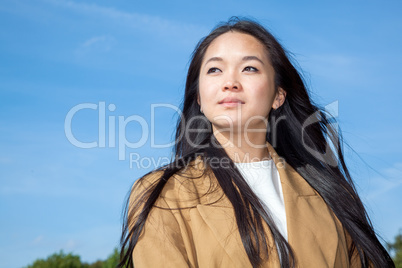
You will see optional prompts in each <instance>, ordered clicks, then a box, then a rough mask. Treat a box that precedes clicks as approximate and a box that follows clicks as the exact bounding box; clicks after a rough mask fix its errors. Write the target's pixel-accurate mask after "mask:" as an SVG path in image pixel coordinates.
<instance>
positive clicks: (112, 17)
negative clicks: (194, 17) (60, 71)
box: [44, 0, 207, 42]
mask: <svg viewBox="0 0 402 268" xmlns="http://www.w3.org/2000/svg"><path fill="white" fill-rule="evenodd" d="M44 1H45V2H47V3H51V4H53V5H55V6H59V7H62V8H66V9H69V10H71V11H74V12H77V13H82V14H85V15H86V16H94V17H96V18H97V19H98V20H99V19H104V20H107V23H109V24H110V23H119V24H122V25H124V26H125V27H129V28H135V29H137V30H141V31H144V32H150V33H152V34H157V35H159V36H170V37H172V36H174V37H179V36H180V37H181V38H180V39H174V38H172V39H173V40H175V41H176V42H177V41H179V42H183V41H186V40H189V39H190V40H191V39H193V38H196V40H198V39H199V37H200V36H202V35H204V34H206V33H207V29H205V28H204V27H201V26H197V25H192V24H188V23H182V22H179V21H177V22H176V21H172V20H168V19H164V18H161V17H158V16H152V15H148V14H140V13H134V12H125V11H121V10H118V9H115V8H111V7H104V6H100V5H97V4H87V3H79V2H74V1H69V0H44Z"/></svg>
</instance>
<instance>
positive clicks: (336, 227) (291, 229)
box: [197, 143, 347, 267]
mask: <svg viewBox="0 0 402 268" xmlns="http://www.w3.org/2000/svg"><path fill="white" fill-rule="evenodd" d="M267 148H268V151H269V153H270V155H271V157H272V159H273V161H274V162H275V165H276V167H277V169H278V172H279V175H280V180H281V185H282V191H283V196H284V201H285V209H286V221H287V230H288V242H289V244H290V245H291V247H292V249H293V251H294V252H295V255H296V259H297V261H298V263H299V266H300V267H335V266H336V265H335V264H336V261H335V257H336V256H337V254H339V248H338V247H339V245H338V242H339V240H342V241H343V242H344V239H343V238H344V234H343V229H342V228H341V226H340V224H339V222H338V220H337V219H336V217H335V216H334V215H333V213H332V211H330V209H329V208H328V207H327V205H326V204H325V202H324V201H323V200H322V198H321V197H320V196H319V195H318V194H317V193H316V192H315V191H314V189H313V188H312V187H311V186H310V185H309V184H308V183H307V182H306V180H305V179H304V178H303V177H302V176H301V175H300V174H299V173H297V172H296V171H295V170H294V169H293V168H292V167H291V166H290V165H289V164H287V163H286V161H285V159H284V158H282V157H280V156H279V155H278V154H277V153H276V151H275V150H274V148H273V147H272V146H271V145H270V144H269V143H267ZM197 209H198V211H199V213H200V215H201V217H202V218H203V220H204V221H205V223H206V224H207V225H208V227H209V228H210V229H211V230H212V232H213V233H214V234H215V236H216V237H217V239H218V240H219V242H220V243H221V245H222V247H223V248H224V249H225V251H226V253H227V254H228V255H229V256H230V257H231V258H232V259H233V263H234V266H233V267H249V266H250V263H249V261H248V258H247V255H246V253H245V251H244V248H243V244H242V242H241V238H240V235H239V233H238V230H237V225H236V220H235V218H234V213H233V208H232V206H231V204H230V202H229V200H228V199H227V198H223V200H222V202H220V203H219V206H210V205H198V206H197ZM267 231H268V232H269V230H267ZM269 239H270V240H269V241H268V242H269V244H270V246H274V242H273V241H272V238H271V237H270V236H269ZM346 254H347V253H346ZM341 255H342V256H343V257H342V259H345V256H344V255H345V252H341ZM346 256H347V255H346ZM271 257H273V258H271V259H270V262H269V267H279V266H280V265H279V261H278V258H277V256H271ZM343 264H344V263H343ZM343 264H342V265H343ZM342 265H341V267H342ZM343 267H344V266H343Z"/></svg>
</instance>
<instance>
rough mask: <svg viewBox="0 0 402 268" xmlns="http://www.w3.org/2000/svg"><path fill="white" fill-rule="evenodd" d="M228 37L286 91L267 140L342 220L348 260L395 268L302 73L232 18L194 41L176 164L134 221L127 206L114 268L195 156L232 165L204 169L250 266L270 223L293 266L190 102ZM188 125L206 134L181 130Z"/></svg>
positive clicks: (254, 29) (247, 24)
mask: <svg viewBox="0 0 402 268" xmlns="http://www.w3.org/2000/svg"><path fill="white" fill-rule="evenodd" d="M227 32H239V33H245V34H248V35H251V36H253V37H255V38H256V39H257V40H259V41H260V42H261V43H262V44H263V45H264V46H265V48H266V52H267V54H268V56H269V59H270V61H271V64H272V66H273V69H274V71H275V87H276V90H278V89H279V88H282V89H283V90H284V91H286V99H285V102H284V103H283V105H281V106H280V107H279V108H277V109H272V110H271V112H270V114H269V115H268V122H269V124H268V128H267V136H266V140H267V142H269V143H270V144H271V145H272V146H273V147H274V148H275V150H276V151H277V153H278V154H279V155H280V156H281V157H283V158H284V159H285V160H286V162H287V163H288V164H289V165H291V166H292V167H293V168H294V169H296V171H297V172H298V173H299V174H300V175H301V176H302V177H303V178H304V179H305V180H306V181H307V182H308V183H309V184H310V186H311V187H312V188H314V189H315V191H317V193H318V194H319V195H320V196H321V197H322V198H323V200H324V201H325V202H326V204H327V205H328V206H329V207H330V208H331V210H332V211H333V212H334V214H335V215H336V217H337V218H338V219H339V221H340V222H341V223H342V225H343V227H344V228H345V230H346V231H347V233H348V234H349V235H350V238H351V240H352V243H351V246H350V248H349V249H348V250H349V258H351V257H352V255H353V254H354V253H355V252H357V253H358V256H359V257H360V261H361V263H362V267H369V265H370V263H372V264H373V265H374V267H394V264H393V262H392V260H391V258H390V256H389V255H388V253H387V251H386V250H385V248H384V247H383V246H382V245H381V243H380V242H379V240H378V239H377V236H376V234H375V232H374V229H373V227H372V225H371V222H370V220H369V218H368V215H367V213H366V210H365V208H364V206H363V204H362V202H361V200H360V198H359V196H358V194H357V192H356V189H355V187H354V184H353V181H352V178H351V176H350V173H349V171H348V169H347V167H346V164H345V161H344V156H343V149H342V137H341V135H340V133H339V131H337V129H335V128H334V127H333V126H332V125H331V122H332V121H331V118H330V116H329V115H328V114H327V113H325V112H324V110H323V109H320V108H319V107H318V106H317V105H315V104H314V103H313V102H312V100H311V99H310V97H309V94H308V92H307V89H306V87H305V83H304V82H303V79H302V77H301V75H300V74H299V72H298V71H297V70H296V68H295V67H294V66H293V64H292V63H291V61H290V60H289V57H288V55H287V53H286V51H285V50H284V48H283V47H282V46H281V45H280V44H279V42H278V41H277V40H276V39H275V38H274V36H273V35H272V34H270V33H269V32H268V31H267V30H266V29H265V28H264V27H263V26H261V25H260V24H258V23H257V22H254V21H252V20H248V19H238V18H232V19H230V20H229V21H228V22H226V23H223V24H220V25H218V26H217V27H216V28H215V29H214V30H213V31H212V32H211V33H210V34H209V35H208V36H206V37H205V38H203V39H202V40H201V41H200V42H199V43H198V44H197V46H196V48H195V50H194V52H193V54H192V57H191V62H190V66H189V68H188V73H187V80H186V86H185V95H184V100H183V106H182V115H181V117H180V118H179V120H178V124H177V129H176V145H175V148H174V150H175V159H174V161H173V162H172V163H171V164H170V165H168V166H165V167H163V168H161V170H162V171H163V172H162V173H161V174H162V176H161V178H160V180H159V181H158V182H157V183H156V184H155V185H154V186H153V187H151V188H149V190H148V191H147V192H146V193H144V195H143V196H144V197H146V200H145V202H144V203H143V205H142V206H138V204H137V206H135V205H134V206H133V207H134V208H137V209H140V211H139V212H138V211H137V212H136V213H137V215H139V216H138V217H136V218H135V219H134V218H133V211H132V210H133V209H132V208H133V207H132V208H131V209H130V208H128V209H127V208H126V213H125V222H124V225H123V233H122V237H121V262H120V265H119V266H120V267H122V266H124V265H129V266H130V267H133V266H132V265H133V264H132V253H133V250H134V247H135V245H136V243H137V241H138V238H139V236H140V234H141V231H142V229H143V227H144V224H145V222H146V220H147V217H148V214H149V212H150V211H151V209H152V208H153V206H154V203H155V201H156V200H157V198H158V196H159V194H160V193H161V191H162V189H163V187H164V185H165V184H166V182H167V181H168V180H169V178H170V177H171V176H172V175H173V174H175V173H176V172H178V171H180V170H181V169H183V168H186V165H187V163H189V161H191V160H194V159H195V158H196V156H198V155H202V157H203V158H204V160H206V161H205V163H206V164H207V166H208V159H211V157H217V158H220V159H222V158H228V160H229V164H230V167H231V168H227V169H224V168H218V167H216V166H213V165H209V166H208V168H210V170H212V172H213V173H214V175H215V177H216V179H217V181H218V183H219V186H220V187H221V189H222V190H223V192H224V194H225V195H226V197H227V198H228V199H229V201H230V202H231V204H232V205H233V208H234V213H235V217H236V222H237V226H238V230H239V233H240V236H241V239H242V242H243V246H244V249H245V251H246V253H247V255H248V258H249V260H250V263H251V264H252V266H253V267H258V266H260V264H261V263H262V261H263V260H264V258H267V257H269V254H270V252H269V250H268V243H267V236H266V233H265V232H264V229H263V223H264V222H265V223H266V224H267V225H268V226H269V228H270V230H271V235H272V237H273V238H274V241H275V243H276V246H277V249H278V251H279V252H278V253H279V256H280V261H281V267H295V266H296V260H295V257H294V254H293V251H292V249H291V247H290V245H289V244H288V243H287V241H286V239H284V238H283V236H282V235H281V233H280V232H279V230H278V229H277V228H276V226H275V224H274V222H273V220H272V217H271V216H270V215H269V213H267V212H266V210H265V209H264V207H263V206H262V205H261V202H260V200H259V199H258V197H257V196H256V195H255V194H254V193H253V191H252V190H251V189H250V187H249V186H248V185H247V183H246V182H245V180H244V178H243V177H242V175H241V174H240V172H239V171H238V170H237V169H236V167H235V165H234V164H233V162H232V161H231V160H230V158H229V157H228V155H227V153H226V152H225V150H224V149H222V148H221V147H220V146H217V145H219V143H218V141H217V140H216V138H215V137H214V135H213V133H212V130H211V126H210V122H209V121H208V120H207V119H206V117H205V116H204V115H203V114H202V113H201V112H200V105H199V104H198V102H197V98H198V94H199V92H198V90H199V89H198V85H199V75H200V68H201V63H202V61H203V59H204V55H205V52H206V50H207V49H208V47H209V45H210V44H211V42H212V41H213V40H215V39H216V38H217V37H218V36H220V35H222V34H224V33H227ZM189 124H191V126H190V125H189ZM195 128H197V129H204V130H205V131H197V132H190V131H188V130H189V129H195ZM229 178H230V179H229ZM239 189H241V191H239ZM133 221H134V222H133Z"/></svg>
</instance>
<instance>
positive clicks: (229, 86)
mask: <svg viewBox="0 0 402 268" xmlns="http://www.w3.org/2000/svg"><path fill="white" fill-rule="evenodd" d="M222 89H223V91H226V90H231V91H240V90H242V87H241V84H240V83H239V82H238V81H237V80H235V79H229V80H227V81H226V82H225V83H224V84H223V88H222Z"/></svg>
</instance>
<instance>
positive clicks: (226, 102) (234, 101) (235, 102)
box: [218, 97, 245, 108]
mask: <svg viewBox="0 0 402 268" xmlns="http://www.w3.org/2000/svg"><path fill="white" fill-rule="evenodd" d="M244 103H245V102H244V101H242V100H241V99H238V98H233V97H226V98H224V99H222V100H221V101H219V102H218V104H219V105H222V106H223V107H225V108H237V107H239V106H240V105H242V104H244Z"/></svg>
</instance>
